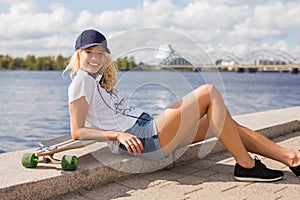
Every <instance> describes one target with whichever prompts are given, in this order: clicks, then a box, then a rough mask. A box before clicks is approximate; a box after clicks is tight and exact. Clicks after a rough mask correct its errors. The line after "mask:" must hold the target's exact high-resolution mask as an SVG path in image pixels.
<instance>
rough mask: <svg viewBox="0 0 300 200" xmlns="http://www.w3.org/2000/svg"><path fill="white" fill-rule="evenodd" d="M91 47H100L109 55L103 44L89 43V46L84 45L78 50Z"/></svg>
mask: <svg viewBox="0 0 300 200" xmlns="http://www.w3.org/2000/svg"><path fill="white" fill-rule="evenodd" d="M92 46H101V47H103V48H104V50H105V51H106V52H107V53H109V54H110V50H109V49H108V48H107V47H105V46H104V45H103V44H101V43H91V44H87V45H84V46H82V47H80V49H83V50H84V49H87V48H89V47H92Z"/></svg>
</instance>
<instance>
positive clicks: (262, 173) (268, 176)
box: [234, 158, 283, 182]
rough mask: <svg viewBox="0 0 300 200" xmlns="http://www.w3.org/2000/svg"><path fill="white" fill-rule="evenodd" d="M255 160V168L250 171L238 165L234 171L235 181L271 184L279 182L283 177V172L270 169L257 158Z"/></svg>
mask: <svg viewBox="0 0 300 200" xmlns="http://www.w3.org/2000/svg"><path fill="white" fill-rule="evenodd" d="M254 160H255V166H254V167H252V168H250V169H248V168H244V167H242V166H241V165H239V164H238V163H236V165H235V169H234V179H235V180H237V181H259V182H271V181H278V180H280V179H281V178H282V177H283V172H282V171H278V170H273V169H268V168H267V167H266V166H265V165H264V164H263V163H261V162H260V160H258V159H257V158H255V159H254Z"/></svg>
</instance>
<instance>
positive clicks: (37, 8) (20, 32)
mask: <svg viewBox="0 0 300 200" xmlns="http://www.w3.org/2000/svg"><path fill="white" fill-rule="evenodd" d="M39 2H40V1H28V2H26V1H21V2H18V3H16V4H13V5H11V7H10V8H9V11H8V12H6V13H1V14H0V21H1V23H0V31H1V37H2V38H3V39H29V38H39V37H44V36H49V35H53V34H58V33H61V32H62V30H64V28H67V27H68V25H69V24H70V23H71V21H72V14H71V12H70V11H68V10H66V9H65V8H64V7H63V6H62V5H60V4H52V5H50V6H49V8H48V9H49V10H45V9H44V7H42V4H41V3H39Z"/></svg>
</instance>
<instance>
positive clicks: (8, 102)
mask: <svg viewBox="0 0 300 200" xmlns="http://www.w3.org/2000/svg"><path fill="white" fill-rule="evenodd" d="M65 76H67V75H65ZM118 77H119V78H118V80H119V83H118V85H117V88H118V90H119V92H120V93H121V94H122V95H123V96H124V97H125V99H126V100H127V102H128V103H129V104H130V105H132V106H135V107H142V108H144V109H145V111H147V112H149V113H151V114H157V113H159V112H160V111H162V110H163V109H165V108H166V107H168V106H169V105H171V104H172V103H174V102H175V101H177V100H178V99H180V97H182V96H183V95H185V94H186V93H188V92H189V91H191V90H192V89H193V88H196V87H198V86H200V85H202V84H204V83H209V84H214V85H216V87H217V88H218V89H219V90H220V91H221V93H222V94H223V96H224V99H225V101H226V104H227V106H228V108H229V111H230V112H231V113H232V115H238V114H244V113H251V112H258V111H264V110H270V109H279V108H286V107H292V106H300V101H299V99H300V98H299V97H300V89H299V86H300V75H292V74H289V73H263V72H258V73H253V74H252V73H233V72H222V73H219V72H201V73H199V72H177V71H151V72H149V71H129V72H119V76H118ZM69 83H70V79H69V78H68V77H67V78H63V77H62V72H61V71H0V153H4V152H10V151H16V150H21V149H27V148H32V147H36V146H37V144H38V143H39V142H40V141H42V140H44V139H47V138H52V137H56V136H60V135H63V134H69V114H68V104H67V90H68V85H69Z"/></svg>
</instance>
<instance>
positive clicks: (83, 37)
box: [75, 29, 110, 53]
mask: <svg viewBox="0 0 300 200" xmlns="http://www.w3.org/2000/svg"><path fill="white" fill-rule="evenodd" d="M97 45H99V46H101V47H103V48H104V49H105V51H106V52H107V53H110V50H109V49H108V48H107V41H106V38H105V37H104V35H102V34H101V33H99V32H98V31H96V30H93V29H90V30H85V31H83V32H82V33H81V34H80V35H79V36H78V38H77V39H76V44H75V51H76V50H78V49H87V48H89V47H92V46H97Z"/></svg>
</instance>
